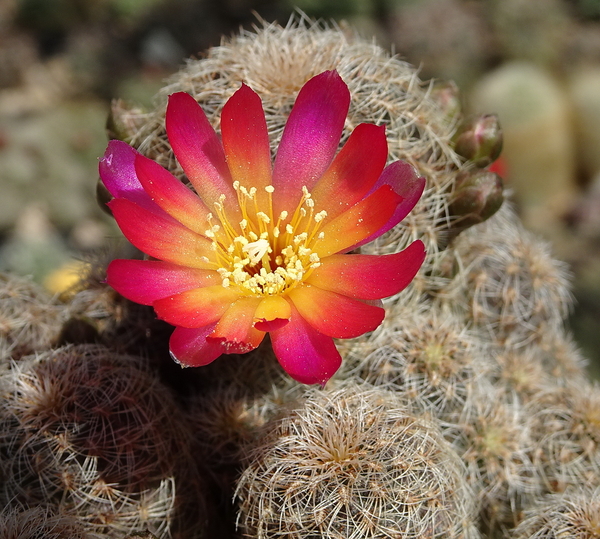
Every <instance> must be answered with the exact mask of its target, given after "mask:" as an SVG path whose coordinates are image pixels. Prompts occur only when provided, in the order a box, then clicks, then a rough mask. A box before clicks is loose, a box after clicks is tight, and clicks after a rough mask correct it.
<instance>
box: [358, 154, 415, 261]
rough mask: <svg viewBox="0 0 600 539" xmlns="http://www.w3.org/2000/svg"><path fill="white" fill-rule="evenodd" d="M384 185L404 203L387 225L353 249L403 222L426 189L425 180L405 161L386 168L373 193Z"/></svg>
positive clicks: (399, 205)
mask: <svg viewBox="0 0 600 539" xmlns="http://www.w3.org/2000/svg"><path fill="white" fill-rule="evenodd" d="M383 185H389V186H390V187H391V188H392V189H393V190H394V192H395V193H397V194H398V195H400V196H401V197H402V202H400V204H398V207H397V208H396V211H395V212H394V214H393V215H392V216H391V217H390V219H389V220H388V222H387V223H386V224H385V225H383V226H382V227H381V228H380V229H379V230H377V231H376V232H375V233H373V234H371V235H370V236H369V237H368V238H365V239H363V240H362V241H360V242H359V243H357V244H356V245H353V246H352V249H356V248H357V247H360V246H361V245H364V244H365V243H369V242H371V241H373V240H374V239H375V238H378V237H379V236H381V235H382V234H384V233H385V232H387V231H388V230H390V229H392V228H394V227H395V226H396V225H397V224H398V223H399V222H400V221H402V219H404V218H405V217H406V216H407V215H408V214H409V213H410V211H411V210H412V209H413V208H414V207H415V204H416V203H417V202H418V201H419V198H421V195H422V194H423V190H424V189H425V178H422V177H420V176H419V175H418V174H417V171H416V170H415V169H414V168H413V167H412V166H411V165H409V164H408V163H406V162H405V161H394V162H393V163H391V164H389V165H388V166H387V167H386V168H385V170H384V171H383V174H381V177H380V178H379V180H377V182H376V183H375V185H374V186H373V188H372V189H371V192H373V191H375V190H376V189H378V188H379V187H381V186H383Z"/></svg>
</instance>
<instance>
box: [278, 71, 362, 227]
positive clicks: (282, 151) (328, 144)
mask: <svg viewBox="0 0 600 539" xmlns="http://www.w3.org/2000/svg"><path fill="white" fill-rule="evenodd" d="M349 106H350V92H349V91H348V87H347V86H346V84H345V83H344V81H343V80H342V79H341V77H340V76H339V75H338V73H337V72H336V71H325V72H324V73H321V74H320V75H317V76H316V77H313V78H312V79H310V80H309V81H308V82H307V83H306V84H305V85H304V86H303V87H302V89H301V90H300V93H299V94H298V97H297V98H296V102H295V104H294V107H293V108H292V112H291V113H290V116H289V118H288V120H287V123H286V125H285V128H284V131H283V135H282V138H281V143H280V145H279V149H278V150H277V157H276V158H275V164H274V168H273V186H274V187H275V193H274V213H275V215H278V214H279V213H280V212H281V211H282V210H287V211H293V210H294V209H295V208H296V205H297V204H298V201H299V200H300V197H301V195H302V186H306V187H307V188H308V190H309V191H310V189H311V188H312V187H313V185H314V184H315V183H316V182H317V180H318V179H319V178H320V177H321V176H322V175H323V173H324V172H325V171H326V170H327V167H329V165H330V163H331V161H332V159H333V156H334V155H335V152H336V151H337V147H338V145H339V142H340V138H341V136H342V130H343V128H344V122H345V120H346V115H347V114H348V108H349Z"/></svg>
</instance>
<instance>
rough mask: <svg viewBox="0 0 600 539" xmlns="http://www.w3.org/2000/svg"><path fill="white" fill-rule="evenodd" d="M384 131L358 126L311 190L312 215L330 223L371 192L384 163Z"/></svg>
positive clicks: (385, 145) (364, 125)
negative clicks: (320, 215)
mask: <svg viewBox="0 0 600 539" xmlns="http://www.w3.org/2000/svg"><path fill="white" fill-rule="evenodd" d="M387 154H388V147H387V140H386V138H385V127H383V126H376V125H373V124H360V125H358V126H357V127H356V129H355V130H354V131H353V132H352V134H351V135H350V138H349V139H348V141H347V142H346V144H344V147H343V148H342V149H341V151H340V153H338V154H337V155H336V156H335V159H334V160H333V163H331V166H330V167H329V168H328V169H327V171H326V172H325V174H324V175H323V176H322V178H321V179H320V180H319V181H318V182H317V184H316V185H315V187H314V188H313V189H312V196H313V200H314V201H315V211H321V210H326V211H327V218H328V219H332V218H334V217H336V216H337V215H339V214H340V213H343V212H344V211H346V210H347V209H348V208H350V207H351V206H352V205H354V204H356V203H357V202H358V201H359V200H361V199H362V198H364V197H365V195H366V194H367V193H368V192H369V191H370V190H371V188H372V187H373V185H374V184H375V182H376V181H377V180H378V178H379V177H380V175H381V172H382V171H383V169H384V167H385V162H386V160H387Z"/></svg>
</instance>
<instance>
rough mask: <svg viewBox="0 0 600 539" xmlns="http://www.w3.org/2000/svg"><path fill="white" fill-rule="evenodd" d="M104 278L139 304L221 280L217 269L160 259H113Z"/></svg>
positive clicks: (151, 302)
mask: <svg viewBox="0 0 600 539" xmlns="http://www.w3.org/2000/svg"><path fill="white" fill-rule="evenodd" d="M106 281H107V282H108V284H109V285H110V286H112V287H113V288H114V289H115V290H116V291H117V292H118V293H119V294H121V295H123V296H125V297H126V298H127V299H130V300H131V301H135V302H136V303H141V304H142V305H152V304H153V303H154V302H155V301H156V300H158V299H162V298H166V297H169V296H172V295H174V294H178V293H179V292H184V291H186V290H192V289H194V288H201V287H204V286H211V285H216V284H219V283H221V277H220V276H219V274H218V273H217V272H216V271H212V270H202V269H196V268H187V267H184V266H177V265H175V264H171V263H169V262H162V261H160V260H113V261H112V262H111V263H110V265H109V266H108V270H107V276H106Z"/></svg>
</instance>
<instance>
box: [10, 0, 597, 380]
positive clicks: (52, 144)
mask: <svg viewBox="0 0 600 539" xmlns="http://www.w3.org/2000/svg"><path fill="white" fill-rule="evenodd" d="M295 9H300V10H302V11H303V12H304V13H306V14H307V15H309V16H311V17H320V18H325V19H327V20H330V19H331V20H335V21H338V22H340V23H341V24H344V23H342V21H346V22H347V23H348V24H350V25H352V26H354V27H355V28H356V29H358V31H359V32H360V33H361V34H362V35H363V36H365V37H373V38H374V39H376V40H377V42H378V43H379V44H380V45H382V46H383V47H384V48H386V49H391V50H394V51H395V52H396V53H397V54H399V55H400V56H401V57H403V58H405V59H406V60H408V61H409V62H411V63H413V64H414V65H416V66H419V67H420V69H421V77H422V78H423V79H426V80H427V79H430V78H436V79H442V80H453V81H455V83H456V84H457V86H458V87H459V88H460V97H461V101H462V105H463V107H464V109H465V110H466V111H467V112H468V113H481V112H489V113H491V112H495V113H497V114H498V115H499V117H500V121H501V123H502V126H503V128H504V135H505V149H504V152H503V157H502V163H501V166H502V169H503V173H502V174H503V176H504V178H505V181H506V185H507V187H509V188H510V189H512V190H513V191H514V194H515V199H516V201H517V203H518V206H519V210H520V212H521V215H522V217H523V219H524V222H525V224H526V226H528V227H529V228H530V229H532V230H534V231H536V232H538V233H539V234H541V235H542V236H544V237H545V238H546V239H547V240H548V241H550V242H551V243H552V245H553V250H554V253H555V255H556V256H557V257H558V258H561V259H563V260H566V261H567V262H568V263H569V264H570V265H571V267H572V271H573V276H574V291H575V296H576V307H575V309H574V311H573V315H572V317H571V327H572V329H573V331H574V333H575V336H576V339H577V341H578V342H579V345H580V346H581V348H582V349H583V351H584V353H585V355H586V356H587V357H588V358H589V359H590V360H592V362H593V363H594V364H595V367H593V368H594V369H595V370H596V374H597V373H598V372H599V371H600V368H599V367H598V365H600V0H535V1H532V0H0V271H12V272H16V273H19V274H24V275H32V276H33V277H34V278H35V279H36V280H38V281H39V282H42V283H44V284H45V285H46V286H47V287H48V288H50V289H51V290H53V291H60V290H61V289H62V288H64V287H65V286H67V285H68V282H69V279H71V278H72V277H73V275H74V273H73V272H74V269H76V265H77V263H76V262H74V261H75V260H77V259H80V258H81V256H82V255H85V253H87V252H94V251H95V250H98V249H100V248H102V246H103V245H105V243H106V240H107V238H108V237H119V236H120V233H119V232H118V231H117V229H116V228H114V227H113V225H112V223H111V220H110V219H109V218H107V217H106V216H105V215H104V214H103V213H102V212H101V210H100V209H99V207H98V206H97V205H96V202H95V187H96V179H97V160H98V157H99V156H101V155H102V154H103V152H104V149H105V146H106V141H107V138H106V132H105V122H106V116H107V112H108V108H109V104H110V101H111V99H113V98H117V97H118V98H122V99H124V100H125V101H129V102H133V103H136V104H138V105H140V106H142V107H144V106H146V107H150V106H151V104H152V96H153V95H154V93H155V92H156V91H157V90H158V88H160V86H161V85H162V82H163V80H164V79H165V78H166V77H168V76H169V75H170V74H171V73H173V72H174V71H176V70H177V69H178V68H179V66H181V64H182V62H183V59H184V58H186V57H190V56H195V57H201V56H202V51H204V50H206V49H207V48H208V47H210V46H213V45H218V44H219V42H220V40H221V36H229V35H232V34H233V33H236V32H237V31H238V30H239V28H240V27H244V28H251V27H252V26H253V25H256V24H260V23H259V22H258V21H259V19H260V18H262V19H264V20H266V21H275V20H277V21H278V22H280V23H282V24H285V23H286V22H287V20H288V19H289V17H290V15H291V14H292V13H294V10H295Z"/></svg>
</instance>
